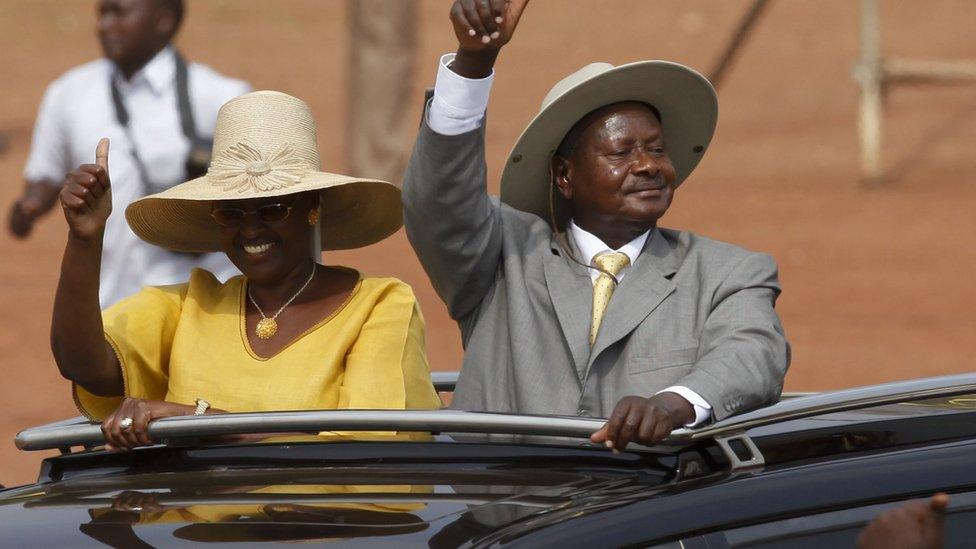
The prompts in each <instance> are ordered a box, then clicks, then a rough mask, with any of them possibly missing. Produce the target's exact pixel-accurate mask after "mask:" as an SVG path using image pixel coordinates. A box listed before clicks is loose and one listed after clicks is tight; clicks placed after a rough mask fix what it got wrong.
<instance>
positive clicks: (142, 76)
mask: <svg viewBox="0 0 976 549" xmlns="http://www.w3.org/2000/svg"><path fill="white" fill-rule="evenodd" d="M175 78H176V52H175V51H174V50H173V48H172V47H171V46H166V47H165V48H163V49H162V50H160V51H159V53H157V54H156V55H155V56H154V57H153V58H152V59H150V60H149V62H148V63H146V65H145V66H144V67H142V68H141V69H139V71H138V72H136V73H135V74H133V75H132V78H130V79H129V80H128V82H126V80H125V79H124V78H122V73H121V72H119V71H117V70H116V73H115V80H116V82H118V83H119V87H120V88H121V89H123V90H125V89H127V88H128V89H131V88H132V87H135V86H137V85H139V84H141V83H142V82H145V83H146V84H148V85H149V89H150V91H152V92H153V94H155V95H160V94H161V93H163V91H165V90H166V89H167V88H169V87H171V86H173V82H174V81H175Z"/></svg>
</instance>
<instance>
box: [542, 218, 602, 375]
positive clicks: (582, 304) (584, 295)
mask: <svg viewBox="0 0 976 549" xmlns="http://www.w3.org/2000/svg"><path fill="white" fill-rule="evenodd" d="M562 234H564V235H566V237H567V238H566V239H567V241H568V244H569V247H570V250H571V252H572V253H574V254H576V255H577V256H578V255H579V253H578V252H577V251H576V243H575V242H574V241H573V240H572V234H571V233H569V232H568V231H567V232H566V233H562ZM550 247H551V250H552V251H553V252H555V253H550V254H549V255H547V256H546V258H545V260H544V261H543V263H544V266H545V275H546V287H547V288H548V289H549V297H550V299H551V300H552V305H553V308H554V309H555V310H556V316H557V317H558V319H559V325H560V326H561V327H562V332H563V334H562V335H563V338H564V339H565V340H566V343H567V344H568V345H569V350H570V352H571V353H572V354H573V361H574V362H575V367H576V373H577V375H578V376H579V378H580V379H582V378H583V372H584V370H585V368H586V363H587V359H588V358H589V355H590V349H589V346H590V344H589V341H588V339H587V338H588V337H589V330H590V311H591V308H592V306H593V303H592V302H593V285H592V283H591V282H590V276H589V274H588V272H587V269H586V268H585V267H582V266H580V265H577V264H576V263H573V262H572V260H571V259H569V258H567V257H565V252H564V251H563V250H562V248H560V246H559V244H558V243H557V241H556V235H555V234H553V236H552V240H551V241H550ZM556 253H558V254H559V255H556Z"/></svg>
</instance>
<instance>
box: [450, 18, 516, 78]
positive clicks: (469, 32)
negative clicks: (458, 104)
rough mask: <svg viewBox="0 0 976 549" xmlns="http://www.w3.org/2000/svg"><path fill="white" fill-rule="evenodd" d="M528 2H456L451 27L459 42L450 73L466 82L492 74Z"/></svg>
mask: <svg viewBox="0 0 976 549" xmlns="http://www.w3.org/2000/svg"><path fill="white" fill-rule="evenodd" d="M528 3H529V0H455V1H454V5H453V6H451V24H452V25H453V26H454V34H455V36H457V39H458V51H457V56H455V58H454V64H453V65H451V70H453V71H454V72H456V73H457V74H459V75H461V76H464V77H465V78H484V77H486V76H488V75H489V74H490V73H491V68H492V67H493V66H494V64H495V58H496V57H497V56H498V51H499V50H500V49H501V48H502V46H504V45H505V44H508V41H509V40H511V39H512V35H513V34H514V33H515V27H517V26H518V22H519V19H520V18H521V17H522V11H523V10H525V6H526V5H527V4H528Z"/></svg>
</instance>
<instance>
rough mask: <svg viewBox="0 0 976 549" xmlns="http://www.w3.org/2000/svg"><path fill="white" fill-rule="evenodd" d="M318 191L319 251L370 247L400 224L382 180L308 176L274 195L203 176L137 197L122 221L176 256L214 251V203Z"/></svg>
mask: <svg viewBox="0 0 976 549" xmlns="http://www.w3.org/2000/svg"><path fill="white" fill-rule="evenodd" d="M309 191H319V192H320V193H321V208H320V210H321V218H320V222H319V224H320V228H321V234H322V249H323V250H348V249H353V248H360V247H362V246H368V245H369V244H373V243H375V242H379V241H380V240H383V239H384V238H386V237H387V236H390V235H391V234H393V233H395V232H396V231H397V230H398V229H399V228H400V227H401V226H402V225H403V207H402V202H401V198H400V189H399V188H398V187H397V186H396V185H393V184H392V183H388V182H386V181H380V180H374V179H359V178H355V177H349V176H345V175H339V174H332V173H326V172H309V173H307V174H305V175H304V176H303V177H302V178H301V180H300V181H299V182H297V183H296V184H294V185H290V186H288V187H285V188H282V189H277V190H273V191H261V192H260V194H257V193H256V192H254V191H251V190H246V191H244V192H239V193H238V192H231V193H228V192H227V191H226V190H223V189H221V188H220V187H218V186H216V185H214V184H213V182H211V181H209V180H208V179H207V176H203V177H199V178H197V179H192V180H190V181H187V182H186V183H183V184H181V185H177V186H175V187H172V188H170V189H167V190H165V191H163V192H161V193H158V194H154V195H150V196H147V197H144V198H141V199H139V200H137V201H135V202H133V203H132V204H129V207H128V208H126V209H125V218H126V221H128V223H129V226H130V227H131V228H132V230H133V232H135V233H136V235H138V236H139V238H141V239H143V240H145V241H146V242H149V243H150V244H155V245H157V246H161V247H163V248H167V249H170V250H173V251H178V252H192V253H200V252H217V251H222V250H223V248H222V247H221V246H220V239H219V235H220V226H219V225H217V223H216V222H215V221H214V220H213V218H212V217H211V216H210V210H211V207H212V203H213V202H215V201H222V200H241V199H250V198H266V197H269V196H285V195H290V194H296V193H302V192H309Z"/></svg>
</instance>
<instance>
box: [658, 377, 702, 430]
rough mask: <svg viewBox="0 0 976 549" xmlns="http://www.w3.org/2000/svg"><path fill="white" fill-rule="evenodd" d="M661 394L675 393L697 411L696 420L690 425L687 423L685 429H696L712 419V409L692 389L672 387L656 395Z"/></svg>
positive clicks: (678, 386)
mask: <svg viewBox="0 0 976 549" xmlns="http://www.w3.org/2000/svg"><path fill="white" fill-rule="evenodd" d="M661 393H675V394H677V395H678V396H680V397H682V398H684V399H685V400H687V401H688V402H689V403H690V404H691V406H692V407H693V408H694V409H695V419H694V420H693V421H690V422H688V423H685V424H684V425H683V427H696V426H698V425H701V424H702V423H704V422H706V421H708V418H710V417H712V407H711V405H709V404H708V402H705V399H704V398H702V397H701V395H699V394H698V393H696V392H694V391H692V390H691V389H689V388H687V387H684V386H682V385H672V386H671V387H668V388H667V389H664V390H662V391H658V392H657V393H656V394H661Z"/></svg>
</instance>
